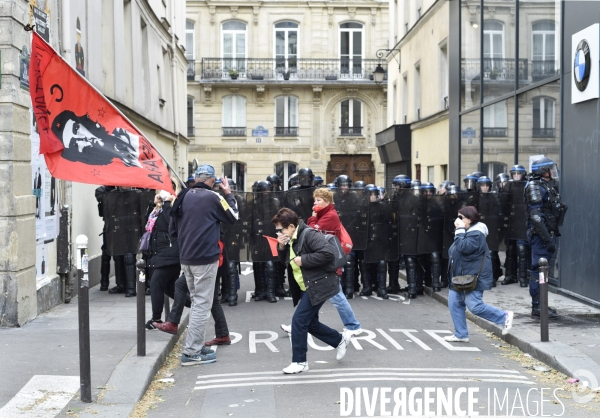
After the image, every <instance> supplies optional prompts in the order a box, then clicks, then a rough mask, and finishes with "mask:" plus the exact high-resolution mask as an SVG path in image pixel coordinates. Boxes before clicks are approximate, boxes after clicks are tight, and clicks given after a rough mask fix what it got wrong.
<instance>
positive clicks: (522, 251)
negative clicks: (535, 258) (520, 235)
mask: <svg viewBox="0 0 600 418" xmlns="http://www.w3.org/2000/svg"><path fill="white" fill-rule="evenodd" d="M517 259H518V276H519V285H520V286H521V287H529V271H528V270H527V267H528V265H529V262H530V261H531V257H530V256H529V248H528V246H527V245H525V244H517Z"/></svg>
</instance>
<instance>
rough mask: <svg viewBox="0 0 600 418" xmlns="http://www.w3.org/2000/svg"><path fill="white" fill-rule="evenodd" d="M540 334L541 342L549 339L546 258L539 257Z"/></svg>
mask: <svg viewBox="0 0 600 418" xmlns="http://www.w3.org/2000/svg"><path fill="white" fill-rule="evenodd" d="M539 265H540V334H541V336H542V342H548V341H549V335H548V260H546V259H545V258H540V261H539Z"/></svg>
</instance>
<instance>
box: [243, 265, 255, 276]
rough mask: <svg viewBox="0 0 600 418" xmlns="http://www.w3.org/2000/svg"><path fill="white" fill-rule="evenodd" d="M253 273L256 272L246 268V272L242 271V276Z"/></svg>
mask: <svg viewBox="0 0 600 418" xmlns="http://www.w3.org/2000/svg"><path fill="white" fill-rule="evenodd" d="M251 273H254V270H252V268H251V267H246V269H245V270H244V271H242V276H247V275H249V274H251Z"/></svg>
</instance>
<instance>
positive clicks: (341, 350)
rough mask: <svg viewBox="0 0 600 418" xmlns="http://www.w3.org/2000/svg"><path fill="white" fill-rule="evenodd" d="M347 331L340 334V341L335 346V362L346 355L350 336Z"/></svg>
mask: <svg viewBox="0 0 600 418" xmlns="http://www.w3.org/2000/svg"><path fill="white" fill-rule="evenodd" d="M348 332H349V331H346V332H342V341H340V344H339V345H338V346H337V356H336V357H335V358H336V359H337V360H341V359H343V358H344V356H345V355H346V347H348V343H349V342H350V338H352V336H351V335H349V334H348Z"/></svg>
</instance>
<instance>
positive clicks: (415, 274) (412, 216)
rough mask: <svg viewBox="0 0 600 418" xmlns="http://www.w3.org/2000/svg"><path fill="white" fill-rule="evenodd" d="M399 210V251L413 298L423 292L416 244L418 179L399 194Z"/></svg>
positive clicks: (418, 200)
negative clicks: (405, 240)
mask: <svg viewBox="0 0 600 418" xmlns="http://www.w3.org/2000/svg"><path fill="white" fill-rule="evenodd" d="M399 211H400V231H399V234H400V238H401V243H400V252H401V253H402V255H403V256H404V264H405V266H406V281H407V283H408V298H409V299H415V298H416V297H417V295H422V294H423V269H422V268H421V266H420V264H419V260H418V255H419V253H418V251H417V246H416V235H417V233H418V222H419V217H420V212H421V182H420V181H419V180H413V181H412V182H411V184H410V189H407V190H405V192H404V193H402V194H401V200H400V202H399ZM404 222H406V224H404ZM407 227H408V228H409V229H407ZM403 238H407V239H408V240H407V242H403ZM413 241H415V242H413Z"/></svg>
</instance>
